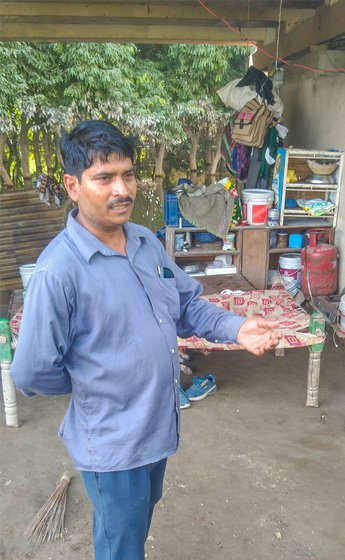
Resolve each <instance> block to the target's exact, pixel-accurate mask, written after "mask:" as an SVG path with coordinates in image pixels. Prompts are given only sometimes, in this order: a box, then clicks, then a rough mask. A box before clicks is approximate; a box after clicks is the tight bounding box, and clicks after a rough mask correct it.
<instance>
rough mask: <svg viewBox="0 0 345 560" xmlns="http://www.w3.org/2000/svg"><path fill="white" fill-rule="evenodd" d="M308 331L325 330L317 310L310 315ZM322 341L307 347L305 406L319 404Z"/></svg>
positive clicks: (321, 317)
mask: <svg viewBox="0 0 345 560" xmlns="http://www.w3.org/2000/svg"><path fill="white" fill-rule="evenodd" d="M309 331H310V332H311V333H312V334H315V335H318V336H320V335H323V334H324V332H325V319H324V317H323V316H322V315H321V313H318V312H317V311H316V312H314V313H312V314H311V316H310V325H309ZM323 346H324V345H323V342H320V343H318V344H312V345H311V346H310V348H309V364H308V382H307V402H306V406H315V407H318V406H319V385H320V365H321V352H322V350H323Z"/></svg>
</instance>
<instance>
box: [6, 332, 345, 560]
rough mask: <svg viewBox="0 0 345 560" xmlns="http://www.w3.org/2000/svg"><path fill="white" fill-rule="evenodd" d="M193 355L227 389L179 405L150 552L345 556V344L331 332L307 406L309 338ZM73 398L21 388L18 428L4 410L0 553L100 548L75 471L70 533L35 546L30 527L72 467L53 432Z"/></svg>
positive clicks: (247, 558)
mask: <svg viewBox="0 0 345 560" xmlns="http://www.w3.org/2000/svg"><path fill="white" fill-rule="evenodd" d="M191 364H192V367H193V368H195V371H198V372H200V373H203V374H206V373H207V372H213V373H215V375H216V378H217V384H218V388H219V390H218V392H217V393H215V394H214V395H212V396H209V397H207V398H206V399H205V400H203V401H201V402H198V403H193V405H192V407H191V408H189V409H186V410H182V437H181V447H180V450H179V452H178V453H177V454H176V455H175V456H173V457H172V458H171V459H170V460H169V462H168V469H167V473H166V478H165V482H164V496H163V499H162V501H161V502H160V504H159V505H158V506H157V509H156V512H155V515H154V519H153V524H152V527H151V531H150V536H149V539H148V541H147V556H148V559H149V560H170V559H174V560H181V559H182V560H190V559H196V560H288V559H289V560H290V559H291V560H307V559H308V560H344V558H345V532H344V517H345V347H344V346H341V347H339V348H335V347H334V345H333V343H332V340H331V337H329V339H328V342H327V345H326V348H325V350H324V352H323V356H322V364H321V383H320V403H321V404H320V408H318V409H316V408H306V407H305V406H304V401H305V396H306V375H307V364H308V350H307V349H305V348H302V349H298V350H289V351H287V352H286V355H285V357H284V358H276V357H275V356H274V353H269V354H267V355H266V356H264V357H263V358H260V359H257V358H254V357H252V356H250V355H249V354H246V353H245V352H215V353H213V354H210V355H209V356H207V357H204V356H200V355H198V354H196V353H194V354H193V355H192V362H191ZM183 382H184V384H185V385H186V386H187V385H188V383H189V382H190V378H186V377H184V378H183ZM67 402H68V398H67V397H58V398H38V397H36V398H34V399H25V398H24V397H21V396H19V397H18V406H19V414H20V418H21V420H22V421H23V424H22V426H21V427H20V428H19V429H13V428H6V427H5V424H4V414H3V410H2V409H1V411H0V432H1V433H0V442H1V443H0V445H1V469H0V470H1V472H0V489H1V497H0V499H1V517H0V559H1V560H26V559H34V560H62V559H63V560H72V559H73V560H91V559H92V558H93V551H92V536H91V531H92V520H91V509H90V506H89V503H88V500H87V498H86V495H85V493H84V489H83V486H82V481H81V477H80V475H79V474H78V473H77V472H74V473H73V474H74V478H73V480H72V482H71V485H70V489H69V494H68V506H67V516H66V535H65V539H64V541H63V542H62V541H58V542H56V543H53V544H47V545H43V546H41V547H39V548H36V547H35V546H33V545H30V544H28V543H27V542H26V541H25V539H24V538H23V536H22V533H23V530H24V528H25V526H26V525H27V524H28V522H29V521H30V520H31V519H32V517H33V515H34V514H35V513H36V512H37V510H38V509H39V508H40V506H41V505H42V503H43V502H44V501H45V499H46V497H47V496H48V495H49V493H50V492H51V491H52V490H53V488H54V485H55V482H56V481H57V480H58V479H59V477H60V476H61V474H62V472H63V471H64V470H65V469H66V468H69V469H71V464H70V461H69V458H68V456H67V453H66V451H65V449H64V446H63V444H62V442H61V441H60V440H58V438H57V435H56V434H57V429H58V425H59V423H60V420H61V418H62V416H63V414H64V411H65V409H66V406H67ZM72 470H73V469H72ZM128 560H131V559H130V558H129V559H128Z"/></svg>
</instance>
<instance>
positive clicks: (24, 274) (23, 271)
mask: <svg viewBox="0 0 345 560" xmlns="http://www.w3.org/2000/svg"><path fill="white" fill-rule="evenodd" d="M35 266H36V265H35V264H23V265H22V266H20V267H19V273H20V277H21V279H22V284H23V288H24V290H26V288H27V287H28V284H29V280H30V278H31V276H32V274H33V272H34V270H35Z"/></svg>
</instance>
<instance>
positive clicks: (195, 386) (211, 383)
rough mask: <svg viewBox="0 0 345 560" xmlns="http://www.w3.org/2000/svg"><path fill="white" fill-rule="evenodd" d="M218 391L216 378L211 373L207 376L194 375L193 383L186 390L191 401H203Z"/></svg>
mask: <svg viewBox="0 0 345 560" xmlns="http://www.w3.org/2000/svg"><path fill="white" fill-rule="evenodd" d="M216 391H217V385H216V378H215V376H214V375H213V374H212V373H209V374H208V375H206V376H205V377H199V376H194V377H193V383H192V384H191V386H190V387H188V389H187V390H186V396H187V398H188V399H189V400H190V401H201V400H202V399H205V398H206V397H207V396H208V395H212V393H215V392H216Z"/></svg>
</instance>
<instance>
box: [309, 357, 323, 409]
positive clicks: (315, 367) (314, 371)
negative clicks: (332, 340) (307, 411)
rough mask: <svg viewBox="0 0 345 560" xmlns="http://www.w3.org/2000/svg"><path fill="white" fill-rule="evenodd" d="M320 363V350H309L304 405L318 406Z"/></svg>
mask: <svg viewBox="0 0 345 560" xmlns="http://www.w3.org/2000/svg"><path fill="white" fill-rule="evenodd" d="M320 364H321V352H313V351H312V350H309V364H308V386H307V402H306V406H315V407H318V406H319V383H320Z"/></svg>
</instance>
